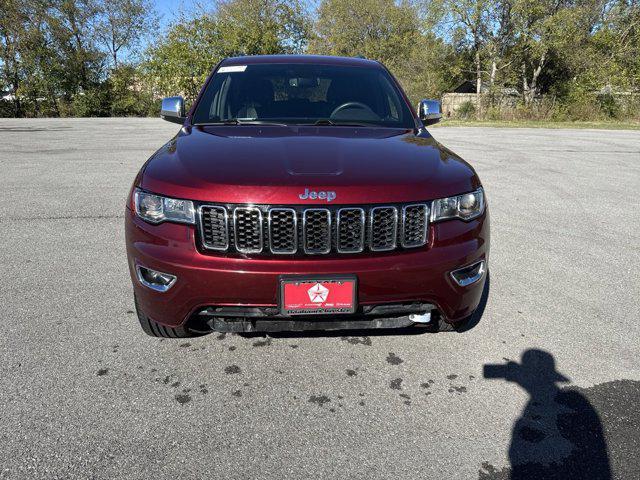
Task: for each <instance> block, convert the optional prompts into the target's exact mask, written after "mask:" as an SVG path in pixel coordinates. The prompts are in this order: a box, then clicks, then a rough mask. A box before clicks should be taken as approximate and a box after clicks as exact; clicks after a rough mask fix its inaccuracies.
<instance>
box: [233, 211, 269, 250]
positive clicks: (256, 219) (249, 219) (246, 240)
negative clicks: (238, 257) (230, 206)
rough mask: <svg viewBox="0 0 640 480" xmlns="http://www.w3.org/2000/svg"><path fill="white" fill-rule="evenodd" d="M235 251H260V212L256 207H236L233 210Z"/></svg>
mask: <svg viewBox="0 0 640 480" xmlns="http://www.w3.org/2000/svg"><path fill="white" fill-rule="evenodd" d="M233 227H234V233H235V239H236V249H237V250H238V251H239V252H242V253H259V252H261V251H262V246H263V239H264V235H263V233H262V212H261V211H260V209H259V208H256V207H236V208H235V209H234V210H233Z"/></svg>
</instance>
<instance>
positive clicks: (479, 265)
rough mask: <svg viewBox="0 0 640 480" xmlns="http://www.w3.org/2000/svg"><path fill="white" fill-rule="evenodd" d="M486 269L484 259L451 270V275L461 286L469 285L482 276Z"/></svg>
mask: <svg viewBox="0 0 640 480" xmlns="http://www.w3.org/2000/svg"><path fill="white" fill-rule="evenodd" d="M484 270H485V262H484V260H480V261H479V262H476V263H474V264H472V265H469V266H467V267H463V268H460V269H458V270H454V271H453V272H451V276H452V277H453V279H454V280H455V281H456V283H457V284H458V285H460V286H461V287H467V286H469V285H471V284H472V283H476V282H477V281H478V280H480V279H481V278H482V276H483V275H484Z"/></svg>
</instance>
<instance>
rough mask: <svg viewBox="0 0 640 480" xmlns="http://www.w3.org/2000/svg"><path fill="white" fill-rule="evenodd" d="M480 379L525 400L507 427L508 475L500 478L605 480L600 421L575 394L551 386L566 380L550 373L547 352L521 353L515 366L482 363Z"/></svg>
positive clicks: (608, 474) (551, 365) (605, 457)
mask: <svg viewBox="0 0 640 480" xmlns="http://www.w3.org/2000/svg"><path fill="white" fill-rule="evenodd" d="M484 377H485V378H493V379H504V380H506V381H508V382H513V383H515V384H517V385H519V386H520V387H521V388H523V389H524V390H526V391H527V393H528V394H529V396H530V398H529V401H528V403H527V405H526V407H525V409H524V410H523V412H522V415H521V416H520V418H519V419H518V420H517V421H516V422H515V424H514V426H513V432H512V434H511V445H510V448H509V461H510V464H511V468H510V472H502V473H504V474H505V475H500V478H511V479H512V480H523V479H527V480H530V479H536V480H543V479H544V480H546V479H563V480H572V479H576V480H577V479H580V480H582V479H590V480H596V479H597V480H605V479H610V478H611V469H610V465H609V457H608V454H607V445H606V442H605V438H604V434H603V429H602V424H601V422H600V417H599V415H598V413H597V412H596V410H595V409H594V408H593V407H592V405H591V404H590V403H589V401H588V400H587V399H586V397H584V396H583V395H582V394H581V393H580V392H578V391H577V390H576V389H571V388H566V389H560V388H559V387H558V386H557V384H558V383H564V382H569V379H568V378H566V377H565V376H563V375H562V374H560V373H559V372H557V371H556V369H555V361H554V358H553V356H552V355H551V354H550V353H548V352H545V351H543V350H535V349H531V350H527V351H526V352H524V353H523V355H522V360H521V362H520V363H519V364H518V363H516V362H513V361H510V362H508V363H506V364H501V365H491V364H487V365H485V366H484ZM489 478H496V477H489Z"/></svg>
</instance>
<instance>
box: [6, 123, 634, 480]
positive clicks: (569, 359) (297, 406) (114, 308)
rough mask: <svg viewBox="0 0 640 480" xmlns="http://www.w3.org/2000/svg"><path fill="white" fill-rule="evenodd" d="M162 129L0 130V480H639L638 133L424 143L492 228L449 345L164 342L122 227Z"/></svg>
mask: <svg viewBox="0 0 640 480" xmlns="http://www.w3.org/2000/svg"><path fill="white" fill-rule="evenodd" d="M238 128H242V127H238ZM325 128H330V127H325ZM177 129H178V127H177V126H176V125H172V124H169V123H165V122H162V121H161V120H155V119H69V120H47V119H42V120H0V231H1V235H0V280H1V283H0V325H1V328H2V331H1V334H0V478H11V479H13V478H29V479H31V478H47V479H50V478H99V479H102V478H104V479H107V478H109V479H111V478H126V479H137V478H156V479H159V478H185V479H190V478H225V479H226V478H229V479H234V478H273V479H283V478H309V479H311V478H367V479H373V478H385V479H386V478H401V479H405V478H406V479H413V480H415V479H425V478H447V479H458V478H459V479H469V478H474V479H475V478H485V479H507V478H513V479H524V478H619V479H631V478H640V457H638V455H637V454H638V452H640V433H639V432H640V413H639V412H640V408H639V406H638V405H639V402H640V360H639V359H640V301H639V298H640V230H639V228H638V225H640V195H639V193H638V192H639V191H640V134H639V133H638V132H632V131H627V132H623V131H596V130H544V129H539V130H538V129H489V128H437V129H434V130H433V134H434V136H435V137H436V138H437V139H438V140H439V141H441V142H442V143H443V144H444V145H446V146H448V147H450V148H451V149H452V150H454V151H455V152H456V153H459V154H460V155H462V156H463V157H464V158H466V159H467V160H468V161H469V162H470V163H472V164H473V165H474V167H475V168H476V169H477V171H478V173H479V174H480V177H481V179H482V181H483V183H484V186H485V190H486V192H487V196H488V201H489V206H490V212H491V227H492V252H491V260H490V271H491V288H490V294H489V301H488V304H487V306H486V309H485V312H484V315H483V317H482V319H481V321H480V322H479V323H478V324H477V325H476V326H475V327H474V328H472V329H471V330H469V331H467V332H464V333H451V334H429V333H425V334H410V332H401V333H399V334H395V335H393V334H392V335H388V334H384V335H380V334H376V333H375V332H370V333H363V332H357V333H358V335H355V336H354V335H352V334H348V333H347V334H332V335H278V336H274V337H253V338H245V337H241V336H238V335H231V334H228V335H223V334H212V335H208V336H204V337H201V338H197V339H189V340H173V339H167V340H160V339H153V338H150V337H147V336H146V335H144V334H143V332H142V330H141V329H140V327H139V325H138V322H137V320H136V318H135V315H134V313H133V309H134V307H133V298H132V292H131V284H130V280H129V275H128V271H127V263H126V257H125V249H124V233H123V213H124V203H125V197H126V195H127V192H128V190H129V188H130V186H131V182H132V181H133V178H134V176H135V174H136V172H137V171H138V169H139V168H140V166H141V165H142V164H143V162H144V161H145V160H146V159H147V158H148V157H149V155H150V154H151V153H153V151H154V150H155V149H156V148H158V147H160V146H161V145H162V144H163V143H164V142H166V141H167V140H169V139H170V137H171V136H172V135H173V134H174V133H176V131H177ZM212 168H215V166H214V165H212ZM508 362H511V363H508ZM487 365H489V367H485V366H487ZM491 365H498V366H491ZM583 475H586V476H583Z"/></svg>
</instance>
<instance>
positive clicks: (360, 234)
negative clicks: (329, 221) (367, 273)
mask: <svg viewBox="0 0 640 480" xmlns="http://www.w3.org/2000/svg"><path fill="white" fill-rule="evenodd" d="M336 216H337V221H336V237H337V238H336V250H337V251H338V253H360V252H362V251H363V250H364V238H365V228H364V225H365V213H364V210H363V209H362V208H359V207H347V208H341V209H339V210H338V212H337V214H336Z"/></svg>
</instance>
